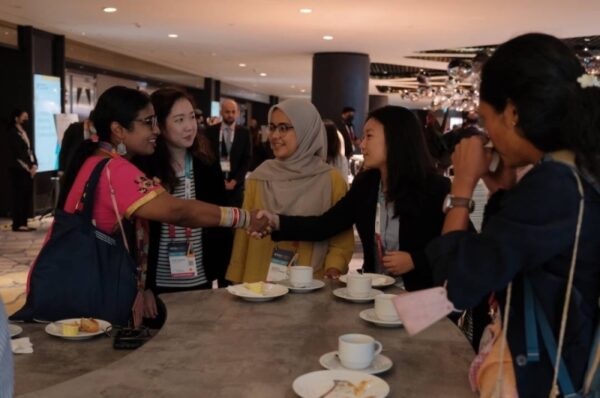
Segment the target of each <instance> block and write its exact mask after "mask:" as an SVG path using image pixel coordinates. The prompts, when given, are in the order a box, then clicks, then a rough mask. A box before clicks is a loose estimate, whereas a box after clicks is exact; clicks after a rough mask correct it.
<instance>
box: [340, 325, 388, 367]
mask: <svg viewBox="0 0 600 398" xmlns="http://www.w3.org/2000/svg"><path fill="white" fill-rule="evenodd" d="M382 348H383V346H382V345H381V343H380V342H379V341H376V340H375V339H374V338H373V337H371V336H368V335H366V334H344V335H342V336H340V337H339V338H338V357H339V358H340V362H341V363H342V365H343V366H344V367H345V368H347V369H365V368H368V367H369V365H371V362H373V359H374V358H375V357H376V356H377V355H379V353H381V350H382Z"/></svg>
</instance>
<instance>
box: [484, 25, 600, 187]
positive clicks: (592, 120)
mask: <svg viewBox="0 0 600 398" xmlns="http://www.w3.org/2000/svg"><path fill="white" fill-rule="evenodd" d="M584 74H585V70H584V68H583V66H582V65H581V63H580V62H579V60H578V59H577V57H576V56H575V54H574V52H573V51H572V50H571V49H570V48H569V47H568V46H567V45H566V44H565V43H563V42H562V41H561V40H559V39H557V38H556V37H553V36H549V35H546V34H541V33H529V34H525V35H522V36H518V37H516V38H514V39H512V40H509V41H507V42H506V43H504V44H502V45H501V46H500V47H499V48H498V49H497V50H496V51H495V53H494V54H493V55H492V57H491V58H490V59H489V60H488V61H487V62H486V63H485V65H484V66H483V69H482V75H481V89H480V93H481V99H482V100H483V101H485V102H487V103H489V104H490V105H491V106H492V107H493V108H494V109H495V110H496V111H497V112H502V111H503V110H504V109H505V107H506V105H507V103H508V101H511V102H512V103H513V104H514V106H515V107H516V109H517V112H518V115H519V119H518V124H517V126H518V127H519V128H520V130H521V131H522V133H523V135H524V137H525V138H526V139H527V140H529V141H530V142H531V143H532V144H533V145H534V146H535V147H536V148H538V149H540V150H541V151H543V152H550V151H556V150H560V149H569V150H572V151H573V152H574V153H575V156H576V163H577V165H578V166H579V167H581V168H584V169H586V170H587V171H588V172H590V173H591V174H592V175H593V176H595V177H596V178H597V179H599V178H600V88H598V87H588V88H582V87H581V85H580V84H579V82H578V81H577V79H578V78H579V77H581V76H582V75H584Z"/></svg>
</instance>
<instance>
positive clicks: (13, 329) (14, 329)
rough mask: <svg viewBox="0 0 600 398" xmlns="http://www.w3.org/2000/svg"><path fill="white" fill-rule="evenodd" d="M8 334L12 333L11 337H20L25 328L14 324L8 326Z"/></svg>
mask: <svg viewBox="0 0 600 398" xmlns="http://www.w3.org/2000/svg"><path fill="white" fill-rule="evenodd" d="M8 332H9V333H10V337H15V336H18V335H20V334H21V333H22V332H23V328H22V327H21V326H17V325H14V324H12V323H9V324H8Z"/></svg>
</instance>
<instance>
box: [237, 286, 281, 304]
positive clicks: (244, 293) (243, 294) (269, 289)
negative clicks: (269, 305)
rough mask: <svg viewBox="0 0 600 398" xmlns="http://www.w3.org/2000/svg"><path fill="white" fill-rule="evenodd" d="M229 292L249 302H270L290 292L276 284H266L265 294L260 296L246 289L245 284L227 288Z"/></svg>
mask: <svg viewBox="0 0 600 398" xmlns="http://www.w3.org/2000/svg"><path fill="white" fill-rule="evenodd" d="M227 291H228V292H229V293H231V294H233V295H234V296H237V297H240V298H242V299H244V300H247V301H269V300H273V299H275V298H277V297H281V296H283V295H286V294H287V293H288V291H289V290H288V288H287V287H285V286H281V285H277V284H275V283H265V284H264V293H263V294H262V295H260V294H258V293H254V292H253V291H251V290H248V289H246V288H245V287H244V284H243V283H240V284H239V285H233V286H227Z"/></svg>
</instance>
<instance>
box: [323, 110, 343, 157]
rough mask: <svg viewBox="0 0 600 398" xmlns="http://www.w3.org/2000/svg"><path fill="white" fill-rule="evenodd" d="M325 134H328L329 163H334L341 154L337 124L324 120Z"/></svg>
mask: <svg viewBox="0 0 600 398" xmlns="http://www.w3.org/2000/svg"><path fill="white" fill-rule="evenodd" d="M323 125H324V126H325V132H326V133H327V163H333V162H334V161H335V158H336V157H337V156H338V155H339V154H340V148H341V143H340V138H339V136H338V131H337V127H336V126H335V123H334V122H332V121H331V120H329V119H325V120H323Z"/></svg>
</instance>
